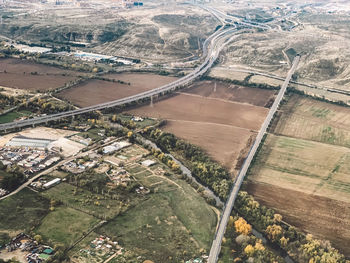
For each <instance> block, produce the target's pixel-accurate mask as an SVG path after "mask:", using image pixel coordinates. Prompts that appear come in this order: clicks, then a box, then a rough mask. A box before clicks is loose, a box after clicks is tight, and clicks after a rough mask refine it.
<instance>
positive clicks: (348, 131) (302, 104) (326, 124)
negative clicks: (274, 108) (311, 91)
mask: <svg viewBox="0 0 350 263" xmlns="http://www.w3.org/2000/svg"><path fill="white" fill-rule="evenodd" d="M281 112H282V115H281V116H280V117H279V119H278V120H277V121H276V123H275V124H274V125H273V126H275V128H274V131H273V133H275V134H282V135H286V136H290V137H297V138H302V139H307V140H313V141H319V142H324V143H328V144H335V145H341V146H347V147H350V118H349V116H350V108H348V107H343V106H338V105H334V104H330V103H326V102H321V101H317V100H313V99H310V98H305V97H301V96H297V95H293V96H292V97H291V98H290V99H289V101H288V103H287V104H285V105H283V107H282V109H281Z"/></svg>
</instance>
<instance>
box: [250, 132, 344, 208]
mask: <svg viewBox="0 0 350 263" xmlns="http://www.w3.org/2000/svg"><path fill="white" fill-rule="evenodd" d="M349 160H350V149H349V148H345V147H339V146H333V145H329V144H323V143H318V142H312V141H306V140H302V139H295V138H290V137H284V136H275V135H269V136H268V137H267V139H266V141H265V146H264V147H263V148H262V150H261V152H260V153H259V159H258V162H259V163H261V164H262V166H259V165H257V166H255V167H254V170H253V171H252V175H251V176H250V179H251V180H253V181H255V182H259V183H264V184H271V185H274V186H279V187H282V188H286V189H290V190H295V189H297V190H299V191H301V192H303V193H306V194H311V195H320V196H324V197H328V198H332V199H335V200H338V201H343V202H348V201H349V200H350V176H349V174H350V166H349Z"/></svg>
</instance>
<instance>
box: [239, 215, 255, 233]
mask: <svg viewBox="0 0 350 263" xmlns="http://www.w3.org/2000/svg"><path fill="white" fill-rule="evenodd" d="M235 229H236V232H237V233H240V234H244V235H249V234H250V232H251V231H252V226H251V225H249V224H248V223H247V221H245V220H244V218H242V217H240V218H238V219H237V220H236V221H235Z"/></svg>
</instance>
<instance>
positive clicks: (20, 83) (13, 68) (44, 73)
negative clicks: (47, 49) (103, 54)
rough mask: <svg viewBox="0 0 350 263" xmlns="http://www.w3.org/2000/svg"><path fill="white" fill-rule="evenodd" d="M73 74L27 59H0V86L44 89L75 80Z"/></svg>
mask: <svg viewBox="0 0 350 263" xmlns="http://www.w3.org/2000/svg"><path fill="white" fill-rule="evenodd" d="M5 72H6V73H5ZM34 72H35V74H32V73H34ZM75 75H76V73H75V72H71V71H67V70H62V69H59V68H56V67H51V66H47V65H42V64H36V63H34V62H30V61H27V60H20V59H0V86H5V87H9V88H17V89H26V90H34V91H36V90H39V91H46V90H50V89H55V88H58V87H61V86H63V85H64V84H65V83H68V82H69V81H72V80H75V79H76V78H77V77H76V76H75Z"/></svg>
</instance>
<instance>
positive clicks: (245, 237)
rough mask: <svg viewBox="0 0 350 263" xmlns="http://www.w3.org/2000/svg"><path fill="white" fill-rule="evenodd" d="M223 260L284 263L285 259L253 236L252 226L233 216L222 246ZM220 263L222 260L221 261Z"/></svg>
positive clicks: (238, 262)
mask: <svg viewBox="0 0 350 263" xmlns="http://www.w3.org/2000/svg"><path fill="white" fill-rule="evenodd" d="M222 250H223V251H222V252H223V253H222V254H223V255H222V256H223V257H222V260H223V261H225V260H227V258H228V260H230V261H232V260H233V262H237V263H240V262H242V263H243V262H257V263H260V262H261V263H265V262H273V263H282V262H284V260H283V258H282V257H280V256H277V255H275V254H274V253H273V252H272V251H271V250H270V249H269V248H268V247H266V246H265V245H263V243H262V241H261V240H260V239H258V238H256V237H255V236H254V235H252V226H251V225H250V224H248V223H247V221H246V220H244V219H243V218H242V217H239V216H237V215H234V216H231V217H230V219H229V222H228V225H227V229H226V233H225V238H224V240H223V244H222ZM219 262H220V260H219Z"/></svg>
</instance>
